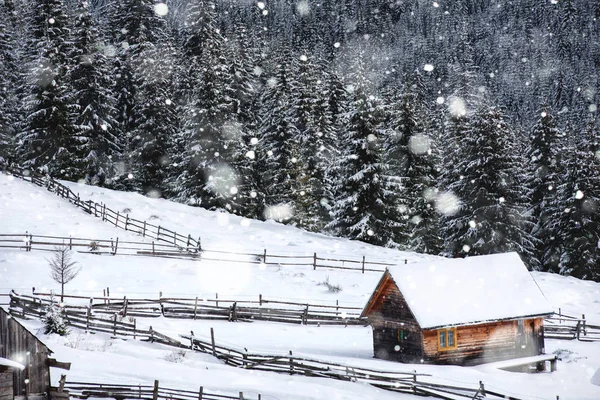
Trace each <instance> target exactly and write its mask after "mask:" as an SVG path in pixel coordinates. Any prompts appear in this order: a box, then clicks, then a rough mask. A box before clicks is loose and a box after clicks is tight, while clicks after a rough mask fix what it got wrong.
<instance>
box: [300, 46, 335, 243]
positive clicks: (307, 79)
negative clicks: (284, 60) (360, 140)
mask: <svg viewBox="0 0 600 400" xmlns="http://www.w3.org/2000/svg"><path fill="white" fill-rule="evenodd" d="M307 54H308V53H307V52H304V53H303V54H301V55H300V56H299V57H298V59H297V60H296V63H297V65H298V67H297V68H294V70H297V71H298V78H297V80H295V81H294V83H295V84H296V85H298V86H297V87H296V88H293V89H292V104H290V106H291V108H292V109H294V110H296V112H297V117H296V120H297V124H298V126H297V129H298V137H297V138H296V141H297V142H298V145H299V148H300V157H299V159H298V163H297V165H298V168H299V169H300V171H301V172H300V176H299V181H298V182H297V183H298V185H297V192H296V194H297V196H296V198H295V209H296V213H295V216H294V221H295V222H296V223H297V224H298V225H299V226H300V227H303V228H306V229H308V230H310V231H316V232H318V231H320V230H321V229H322V228H323V227H324V226H325V224H326V223H327V222H328V221H327V219H328V218H327V217H328V210H327V208H326V205H327V204H328V203H329V202H330V201H331V199H328V198H327V193H328V192H329V190H328V188H327V187H326V185H325V183H326V182H325V180H324V178H325V174H326V170H327V168H328V159H329V158H331V154H332V146H333V138H334V132H333V129H332V128H333V126H332V119H333V118H332V116H331V112H330V110H329V107H328V104H327V100H328V99H327V96H328V92H327V91H326V85H325V82H324V80H326V79H327V76H326V75H325V72H324V71H323V66H321V65H318V62H317V61H318V60H317V58H318V56H316V57H315V56H313V55H310V54H309V55H307Z"/></svg>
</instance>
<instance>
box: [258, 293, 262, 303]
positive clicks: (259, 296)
mask: <svg viewBox="0 0 600 400" xmlns="http://www.w3.org/2000/svg"><path fill="white" fill-rule="evenodd" d="M258 305H259V306H262V294H259V295H258Z"/></svg>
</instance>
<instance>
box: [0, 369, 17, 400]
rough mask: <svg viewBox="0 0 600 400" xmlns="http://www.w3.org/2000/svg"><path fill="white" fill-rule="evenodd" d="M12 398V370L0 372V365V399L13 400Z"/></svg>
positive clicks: (0, 370)
mask: <svg viewBox="0 0 600 400" xmlns="http://www.w3.org/2000/svg"><path fill="white" fill-rule="evenodd" d="M13 398H14V393H13V374H12V371H11V370H9V371H6V372H2V367H0V400H13Z"/></svg>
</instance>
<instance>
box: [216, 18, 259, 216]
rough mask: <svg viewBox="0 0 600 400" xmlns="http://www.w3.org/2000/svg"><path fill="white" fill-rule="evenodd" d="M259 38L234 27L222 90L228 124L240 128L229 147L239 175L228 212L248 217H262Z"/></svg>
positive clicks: (247, 30) (227, 46)
mask: <svg viewBox="0 0 600 400" xmlns="http://www.w3.org/2000/svg"><path fill="white" fill-rule="evenodd" d="M256 40H258V39H257V38H256V37H254V35H253V34H252V32H250V30H249V29H248V28H247V27H246V26H244V25H241V24H239V25H237V26H236V27H235V37H234V40H231V39H230V40H228V41H226V42H225V50H226V58H227V60H228V62H229V76H230V77H231V79H232V83H231V85H227V86H226V87H225V88H224V89H225V91H226V96H228V97H229V98H230V99H231V117H232V118H234V121H235V122H234V123H232V124H230V126H231V127H235V128H236V130H238V131H239V135H236V136H239V138H236V139H237V140H236V142H237V143H235V145H234V148H233V149H232V166H233V168H234V169H235V171H237V173H238V174H239V181H238V185H237V193H236V194H235V195H232V197H231V199H230V202H229V203H230V204H231V205H232V209H231V211H233V212H235V213H239V214H241V215H244V216H246V217H249V218H262V216H263V211H264V197H263V196H259V193H260V190H259V177H257V176H256V174H255V165H256V162H257V158H256V144H257V141H258V124H259V122H258V110H259V104H258V94H259V82H258V79H259V76H260V75H261V74H262V69H261V68H260V67H258V66H257V65H258V63H255V61H256V60H259V59H260V56H259V54H258V52H259V49H258V48H257V47H256V44H255V41H256Z"/></svg>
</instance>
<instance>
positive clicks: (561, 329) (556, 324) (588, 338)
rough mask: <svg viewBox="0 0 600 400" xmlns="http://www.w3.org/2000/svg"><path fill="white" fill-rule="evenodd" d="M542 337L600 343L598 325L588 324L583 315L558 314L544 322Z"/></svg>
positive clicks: (599, 328) (599, 326)
mask: <svg viewBox="0 0 600 400" xmlns="http://www.w3.org/2000/svg"><path fill="white" fill-rule="evenodd" d="M544 337H546V338H548V339H563V340H575V339H577V340H579V341H581V342H598V341H600V325H594V324H589V323H588V322H587V320H586V318H585V314H583V315H582V316H581V318H579V317H575V316H571V315H565V314H563V313H562V312H561V311H560V310H559V312H558V313H555V314H554V315H552V316H550V317H548V318H546V319H545V320H544Z"/></svg>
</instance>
